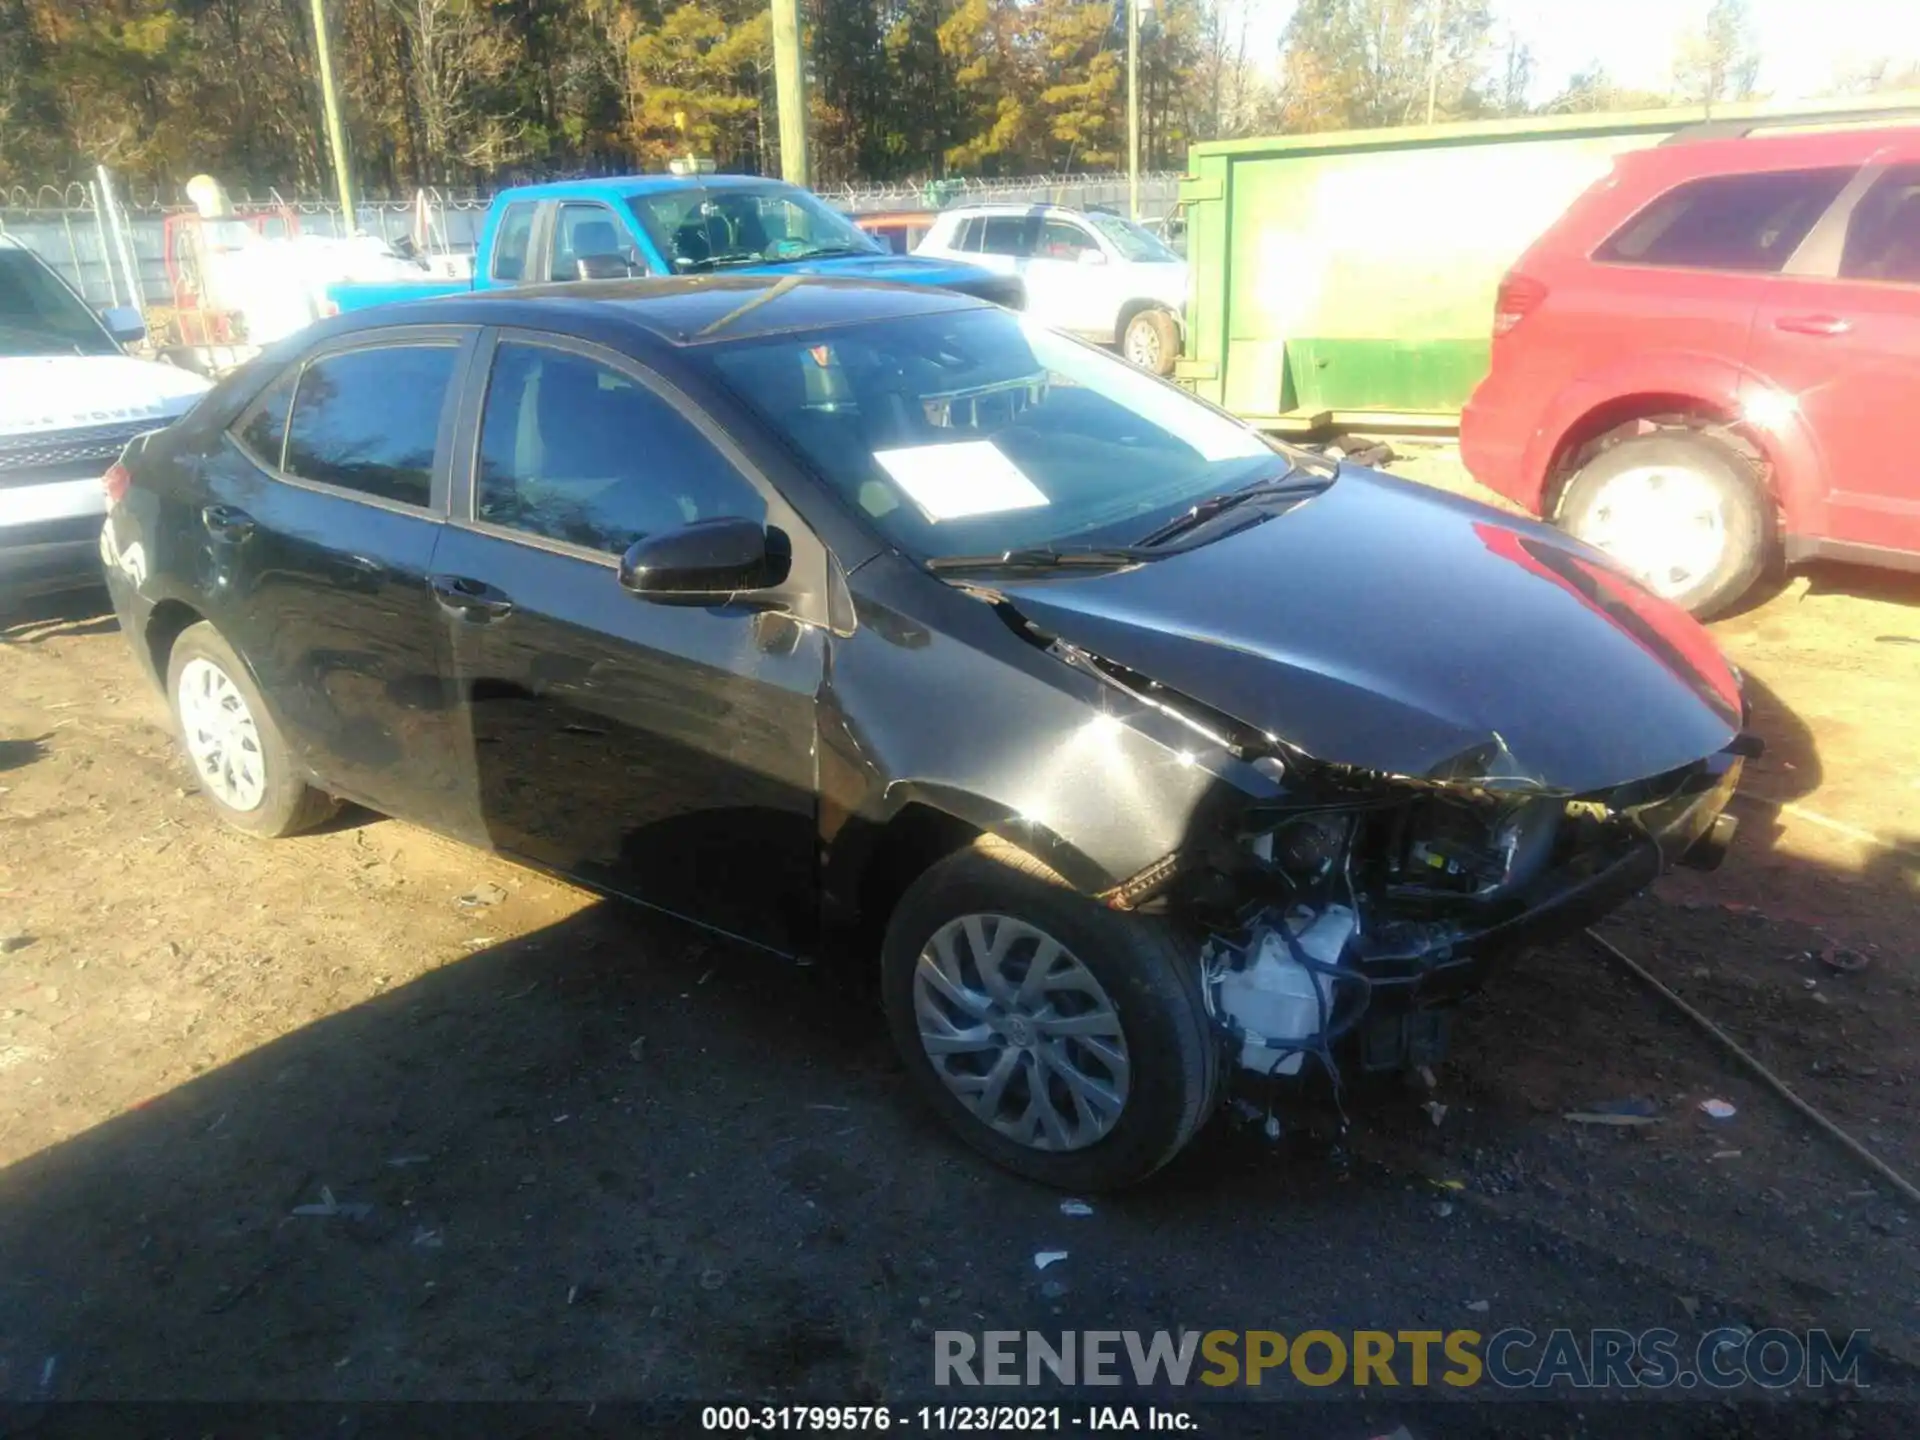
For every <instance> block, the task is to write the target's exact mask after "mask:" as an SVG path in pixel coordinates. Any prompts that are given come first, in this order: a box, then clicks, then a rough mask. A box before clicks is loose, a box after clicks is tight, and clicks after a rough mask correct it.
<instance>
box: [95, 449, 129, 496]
mask: <svg viewBox="0 0 1920 1440" xmlns="http://www.w3.org/2000/svg"><path fill="white" fill-rule="evenodd" d="M132 483H133V475H132V474H131V473H130V472H129V471H128V469H127V467H126V466H124V465H122V464H121V463H120V462H119V461H118V460H116V461H114V462H113V464H112V465H110V466H108V467H107V473H106V474H104V475H102V476H101V477H100V484H101V485H102V486H103V487H104V488H105V489H106V492H107V504H108V505H118V504H119V503H120V502H121V501H122V500H124V499H126V498H127V487H128V486H129V485H131V484H132Z"/></svg>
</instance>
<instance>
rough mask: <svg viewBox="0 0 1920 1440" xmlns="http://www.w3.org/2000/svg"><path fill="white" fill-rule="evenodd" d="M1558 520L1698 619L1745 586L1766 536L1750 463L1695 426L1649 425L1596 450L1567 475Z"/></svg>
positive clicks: (1767, 509)
mask: <svg viewBox="0 0 1920 1440" xmlns="http://www.w3.org/2000/svg"><path fill="white" fill-rule="evenodd" d="M1558 523H1559V525H1560V527H1561V528H1562V529H1564V530H1566V531H1567V532H1568V533H1569V534H1571V535H1573V536H1575V537H1577V538H1579V539H1581V540H1585V541H1587V542H1588V543H1590V544H1593V545H1596V546H1598V547H1599V548H1600V549H1602V550H1605V551H1607V552H1608V553H1609V554H1610V555H1612V556H1613V557H1614V559H1615V560H1617V561H1619V562H1620V563H1621V564H1622V565H1624V566H1625V567H1626V568H1627V569H1628V570H1630V571H1632V572H1633V574H1634V576H1635V578H1637V579H1638V580H1639V581H1640V582H1641V583H1642V584H1643V585H1645V586H1646V587H1647V588H1648V589H1649V590H1652V591H1653V592H1654V593H1655V594H1656V595H1660V596H1662V597H1664V598H1665V599H1668V600H1671V601H1673V602H1674V603H1675V604H1676V605H1679V606H1680V607H1681V608H1682V609H1684V610H1689V611H1691V612H1692V613H1693V614H1694V615H1696V616H1698V617H1700V618H1702V619H1706V618H1708V617H1710V616H1713V615H1717V614H1719V613H1720V612H1721V611H1723V610H1725V609H1726V608H1727V607H1728V606H1730V605H1732V604H1733V603H1734V602H1735V601H1737V600H1738V599H1739V598H1740V597H1741V596H1742V595H1744V594H1746V592H1747V591H1748V590H1749V589H1751V588H1752V586H1753V584H1754V582H1755V581H1756V580H1758V579H1759V578H1760V576H1761V574H1762V572H1763V571H1764V570H1765V569H1766V566H1767V559H1768V552H1769V550H1770V549H1771V546H1772V536H1773V512H1772V507H1771V505H1770V504H1769V502H1768V499H1767V495H1766V491H1765V490H1764V488H1763V487H1762V486H1761V483H1760V476H1759V474H1758V472H1757V470H1756V469H1755V466H1754V463H1753V461H1752V460H1751V459H1749V458H1748V457H1747V456H1746V455H1744V454H1742V453H1741V452H1740V451H1739V450H1737V449H1735V448H1734V447H1733V446H1732V445H1730V444H1728V443H1727V442H1725V441H1724V440H1720V439H1717V438H1715V437H1714V436H1713V435H1712V434H1710V433H1703V432H1700V431H1694V430H1665V431H1657V432H1655V433H1654V434H1651V435H1640V436H1636V437H1634V438H1633V439H1630V440H1623V441H1621V442H1620V443H1619V444H1617V445H1613V446H1610V447H1608V448H1607V449H1605V450H1603V451H1601V452H1600V453H1599V454H1598V455H1596V456H1594V458H1593V459H1591V460H1589V461H1588V462H1587V463H1586V464H1585V465H1584V466H1582V467H1581V468H1580V470H1579V472H1578V473H1577V474H1575V475H1574V477H1573V479H1572V481H1571V482H1569V483H1568V485H1567V488H1566V491H1565V493H1564V494H1563V496H1562V497H1561V502H1560V513H1559V516H1558Z"/></svg>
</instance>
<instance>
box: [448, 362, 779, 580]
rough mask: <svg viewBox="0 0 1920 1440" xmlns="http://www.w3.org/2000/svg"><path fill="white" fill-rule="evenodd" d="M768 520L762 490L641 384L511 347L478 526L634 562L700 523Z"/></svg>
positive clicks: (491, 420) (485, 465)
mask: <svg viewBox="0 0 1920 1440" xmlns="http://www.w3.org/2000/svg"><path fill="white" fill-rule="evenodd" d="M766 515H767V505H766V501H765V499H764V498H763V497H762V496H761V494H760V492H759V490H758V489H756V488H755V487H754V485H753V484H752V483H751V482H750V481H749V480H747V478H746V477H745V476H743V475H742V474H741V473H740V472H739V471H738V470H736V469H735V468H734V467H733V465H732V464H731V463H730V462H729V461H728V460H727V459H726V457H725V456H723V455H721V453H720V452H719V451H718V450H716V449H715V448H714V446H713V444H712V442H711V441H709V440H708V439H707V437H706V436H705V435H703V434H702V433H701V432H700V430H699V428H698V427H697V426H696V425H694V423H693V422H692V421H691V420H689V419H687V417H686V416H684V415H682V414H681V413H680V412H679V411H678V410H676V409H674V407H673V406H672V405H670V404H669V403H668V402H667V401H666V400H665V399H663V398H662V397H661V396H660V395H659V394H658V393H656V392H655V391H654V390H652V389H650V388H649V387H648V386H646V385H644V384H642V383H641V382H640V381H639V380H637V379H635V378H634V377H633V376H632V375H629V374H626V373H623V372H622V371H620V370H616V369H614V368H613V367H612V366H610V365H606V364H603V363H601V362H600V361H598V360H594V359H591V358H590V357H588V356H585V355H581V354H579V353H577V352H575V351H571V350H561V349H556V348H553V347H550V346H546V345H535V344H526V343H521V342H516V341H503V342H502V343H501V345H500V347H499V349H498V350H497V351H496V352H495V354H494V362H493V375H492V377H491V378H490V380H489V381H488V384H487V407H486V415H485V418H484V419H483V420H482V422H481V429H480V471H479V475H478V477H477V480H476V484H475V495H474V516H475V518H476V519H478V520H481V521H484V522H485V523H487V524H490V525H499V526H504V527H505V528H507V529H510V530H518V531H520V532H522V533H524V534H528V535H536V536H539V537H541V538H542V539H547V540H557V541H559V542H561V543H563V544H567V545H577V546H580V547H581V548H583V549H587V550H593V551H598V552H600V553H603V554H607V555H623V554H625V553H626V551H627V549H628V548H629V547H630V546H632V545H633V543H634V542H635V541H637V540H639V539H641V538H643V537H645V536H648V535H655V534H659V533H660V532H662V531H666V530H677V529H679V528H680V527H681V526H683V525H690V524H692V523H693V522H694V521H696V520H712V519H716V518H719V517H722V516H726V517H734V518H740V517H744V518H748V519H753V520H760V521H764V520H765V519H766Z"/></svg>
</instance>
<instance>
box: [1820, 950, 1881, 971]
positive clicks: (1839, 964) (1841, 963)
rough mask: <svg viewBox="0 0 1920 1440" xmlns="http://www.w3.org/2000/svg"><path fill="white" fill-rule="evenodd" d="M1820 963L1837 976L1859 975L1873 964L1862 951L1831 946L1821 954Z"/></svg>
mask: <svg viewBox="0 0 1920 1440" xmlns="http://www.w3.org/2000/svg"><path fill="white" fill-rule="evenodd" d="M1820 963H1821V964H1822V965H1824V966H1826V967H1827V969H1829V970H1831V971H1833V973H1834V974H1836V975H1857V974H1859V973H1860V971H1862V970H1864V969H1866V968H1867V966H1868V965H1870V964H1872V963H1873V962H1872V961H1871V960H1869V959H1868V958H1867V956H1866V955H1865V953H1864V952H1862V951H1859V950H1849V949H1848V948H1847V947H1846V946H1844V945H1829V946H1827V947H1826V949H1824V950H1822V951H1821V952H1820Z"/></svg>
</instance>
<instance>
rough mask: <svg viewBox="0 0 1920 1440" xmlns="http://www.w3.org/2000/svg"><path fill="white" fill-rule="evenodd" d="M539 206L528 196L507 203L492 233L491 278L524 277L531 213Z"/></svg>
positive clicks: (531, 233) (509, 278) (519, 278)
mask: <svg viewBox="0 0 1920 1440" xmlns="http://www.w3.org/2000/svg"><path fill="white" fill-rule="evenodd" d="M539 208H540V207H539V206H537V205H536V204H534V202H533V201H531V200H521V201H518V202H517V203H515V204H512V205H509V206H508V207H507V211H506V213H505V214H504V215H502V216H501V217H500V228H499V230H498V231H496V232H495V234H494V237H493V278H494V279H496V280H524V279H526V278H527V246H528V245H529V244H530V243H531V241H532V239H533V217H534V213H535V212H536V211H537V210H538V209H539Z"/></svg>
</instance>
